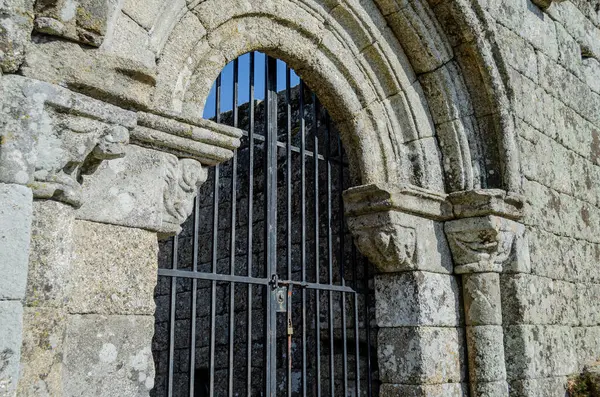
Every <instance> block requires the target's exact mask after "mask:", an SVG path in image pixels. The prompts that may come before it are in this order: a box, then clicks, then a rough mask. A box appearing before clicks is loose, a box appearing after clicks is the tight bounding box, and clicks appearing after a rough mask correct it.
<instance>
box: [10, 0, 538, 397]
mask: <svg viewBox="0 0 600 397" xmlns="http://www.w3.org/2000/svg"><path fill="white" fill-rule="evenodd" d="M47 3H48V2H45V1H37V2H36V5H35V7H33V8H31V9H30V10H27V11H28V12H29V14H26V15H31V16H32V17H31V20H29V19H28V17H25V18H24V19H23V21H22V22H23V24H22V25H19V28H20V29H21V30H22V31H20V32H21V33H23V32H26V33H28V31H29V30H31V28H32V26H33V29H34V35H33V39H32V41H31V42H30V41H29V38H28V35H27V34H20V35H17V36H16V39H15V40H16V42H17V44H18V42H19V40H21V44H24V45H25V47H24V48H25V49H24V51H21V53H15V54H13V55H15V57H13V58H11V59H10V60H9V61H10V62H9V63H7V64H5V63H3V64H2V66H3V70H5V71H9V72H13V71H15V70H16V69H15V67H14V65H15V64H16V65H20V69H19V70H20V73H21V74H22V75H6V76H2V77H1V79H0V84H1V85H2V88H3V92H5V93H7V96H6V98H8V99H4V100H3V103H7V104H10V106H4V107H3V108H2V112H1V113H0V115H1V116H2V120H7V121H8V122H5V124H3V125H2V137H3V141H2V151H0V181H2V183H4V184H6V185H7V186H10V189H12V190H14V192H17V193H19V194H21V195H22V196H24V197H26V198H27V200H31V198H32V197H33V198H35V199H36V201H35V203H34V205H33V208H32V207H31V206H24V207H23V208H21V209H19V210H18V211H21V212H22V216H23V218H24V219H25V220H29V221H30V220H31V219H32V218H33V232H32V235H33V236H34V237H35V238H33V239H31V244H32V249H31V252H32V256H31V258H32V259H31V260H30V262H29V270H28V272H29V280H28V287H27V288H28V289H27V290H26V289H25V287H24V285H25V282H24V280H25V279H26V278H27V271H26V269H27V268H28V267H27V259H26V258H25V259H23V258H21V262H24V263H21V264H20V266H19V269H21V271H20V272H18V274H17V275H16V276H15V278H17V279H18V282H19V283H20V284H22V285H23V287H22V288H20V289H19V291H16V292H15V293H14V294H13V295H14V296H13V295H11V296H10V297H9V298H10V299H11V300H14V301H15V303H14V305H15V308H16V309H15V311H14V313H12V314H11V315H12V316H13V317H14V319H16V320H14V321H16V322H17V323H19V324H20V318H21V317H20V316H21V314H20V312H19V310H20V309H19V308H20V307H21V306H19V304H18V303H16V302H17V301H18V300H20V299H24V301H25V314H24V319H25V325H24V327H25V332H24V335H25V337H24V338H25V343H24V347H23V357H24V358H23V363H24V372H23V374H22V381H21V384H22V385H23V386H22V387H24V389H22V390H23V393H28V392H32V391H31V389H28V388H29V387H34V388H40V389H44V388H45V389H46V390H50V394H52V393H54V394H56V395H63V394H67V395H68V393H69V390H73V389H72V388H78V387H83V386H82V385H86V384H88V383H92V382H96V384H97V390H96V392H97V393H98V395H110V393H113V394H114V392H115V390H116V389H114V388H117V389H120V390H127V393H131V395H144V393H146V391H147V389H148V388H149V387H151V386H150V385H151V381H150V379H151V377H152V370H151V368H150V367H149V366H148V363H147V356H148V354H147V353H148V344H149V338H148V334H147V333H144V332H146V331H147V330H146V328H147V324H146V322H147V321H148V317H150V314H151V313H152V307H151V305H150V306H148V305H147V304H146V303H147V301H148V300H150V301H151V299H152V296H151V287H152V277H151V276H152V275H155V266H156V260H155V259H156V258H155V256H154V257H153V256H152V255H149V256H144V255H142V254H141V252H142V251H143V252H149V251H152V250H153V249H154V248H155V245H154V243H153V240H154V239H155V237H156V234H157V233H161V234H173V233H177V232H178V230H179V225H180V224H181V222H183V220H185V218H186V217H187V216H188V215H189V211H190V203H191V199H192V198H193V196H194V195H195V192H196V188H197V186H198V185H199V184H201V183H202V182H203V180H204V178H205V174H206V172H205V171H206V170H205V168H206V167H209V166H212V165H214V164H217V163H219V162H221V161H224V160H226V159H227V158H229V157H230V156H231V155H232V153H233V151H234V150H235V149H236V148H237V146H238V145H239V137H240V134H239V131H236V130H235V129H230V128H223V127H220V126H217V125H215V124H214V123H210V122H207V121H203V120H200V119H199V115H200V112H201V110H202V105H201V103H202V102H203V98H204V97H205V96H206V94H207V92H208V89H209V88H210V85H211V84H212V81H213V79H214V78H215V77H216V75H217V74H218V72H219V71H220V70H221V69H222V67H223V66H224V65H225V64H226V63H227V61H229V60H231V59H234V58H236V57H237V56H239V55H241V54H242V53H244V52H248V51H249V50H263V51H266V52H267V53H270V54H272V55H275V56H278V57H280V58H282V59H284V60H286V61H287V62H289V64H290V65H291V66H293V67H294V68H295V69H296V70H297V71H298V72H299V73H300V75H301V76H302V77H303V78H304V79H305V80H306V81H308V82H309V84H311V85H312V86H313V87H315V90H316V91H317V94H318V95H319V97H320V98H321V99H322V101H323V102H324V104H325V105H326V107H327V108H328V109H329V110H330V111H331V113H332V116H333V117H334V119H335V120H336V121H337V122H338V125H339V126H340V128H341V132H342V135H343V140H344V142H345V146H346V147H347V149H348V152H349V155H350V158H351V160H352V164H353V167H354V172H355V175H356V176H357V180H358V181H359V184H360V185H362V186H358V187H356V188H355V189H352V190H350V191H348V192H347V194H346V202H347V212H348V216H349V218H350V220H349V222H350V226H351V228H352V230H353V232H354V233H355V234H356V235H357V237H358V245H359V248H360V249H361V250H362V251H363V252H364V253H365V254H366V255H367V256H369V257H370V259H371V260H372V261H373V262H374V263H375V264H376V265H377V266H378V268H379V270H380V271H381V272H382V275H380V276H379V278H378V281H377V283H378V286H377V288H378V293H379V294H380V299H378V304H379V305H380V306H379V307H378V321H379V322H380V325H381V326H382V327H383V328H385V329H386V330H385V331H384V332H382V335H383V336H382V337H381V338H382V340H383V343H381V344H380V346H381V347H380V356H381V357H382V358H383V359H384V360H385V361H386V362H389V363H394V364H393V365H390V366H388V367H386V368H383V369H382V380H384V382H385V383H386V387H384V388H383V392H382V393H387V394H388V395H394V393H396V394H397V393H408V392H415V393H427V392H429V391H432V392H433V391H437V392H439V393H449V394H451V395H462V394H463V393H464V391H463V390H464V384H463V383H464V382H465V381H466V377H465V368H466V363H467V362H469V370H470V375H471V378H470V380H471V383H472V385H471V386H472V388H473V391H474V393H485V392H486V391H489V390H495V391H493V393H495V394H493V395H506V390H505V389H506V382H505V373H504V372H503V366H504V362H503V358H502V357H501V355H500V354H499V352H498V351H496V350H490V349H487V348H486V346H487V344H489V341H490V340H493V341H495V343H496V347H498V346H500V348H498V349H499V350H500V351H502V350H503V349H502V348H501V347H502V343H501V342H502V329H501V325H500V324H501V313H498V311H495V312H494V313H495V314H496V315H495V316H493V318H487V317H485V316H483V317H481V318H480V317H477V316H478V315H479V314H481V313H480V311H479V312H478V311H475V312H474V314H473V313H471V312H470V311H469V310H467V313H466V315H465V317H466V319H465V320H466V324H467V326H468V327H472V328H469V329H468V330H467V331H466V333H467V341H468V351H469V359H468V360H467V359H465V357H464V350H465V347H464V346H463V343H462V339H463V338H462V335H463V333H464V332H465V331H464V328H465V327H464V323H463V319H462V312H461V306H462V302H461V301H460V299H459V296H460V294H459V291H458V283H457V280H456V279H455V276H454V274H455V273H459V270H460V273H461V274H462V273H472V272H474V273H478V274H479V273H481V274H484V275H485V276H481V277H479V276H477V277H473V278H472V280H474V281H473V282H472V283H470V284H469V283H465V285H467V286H468V287H465V288H467V289H465V296H466V298H465V299H466V302H465V305H466V307H467V309H469V308H472V307H478V306H477V305H485V302H492V303H496V305H495V306H494V305H493V306H494V308H496V309H497V306H498V305H497V303H498V302H499V296H498V294H497V288H496V287H497V273H499V272H500V271H503V270H506V269H505V267H510V266H513V267H512V268H513V269H516V268H518V267H519V266H520V265H521V264H523V263H524V262H526V260H525V258H523V257H520V256H519V257H516V256H515V255H510V254H509V253H512V252H513V251H518V252H519V253H520V254H524V250H522V249H517V248H515V247H518V246H519V244H522V227H521V226H520V225H519V224H517V223H515V222H514V220H518V219H519V217H520V210H521V206H522V202H521V201H520V198H519V197H515V196H514V195H512V194H507V193H506V192H505V191H502V190H489V191H486V190H476V189H479V188H502V189H506V190H509V191H511V190H516V189H517V188H518V183H519V182H518V181H519V178H518V173H517V170H518V161H517V158H516V155H515V154H514V150H513V145H514V143H513V139H514V138H513V136H512V125H511V122H510V118H509V117H507V110H508V105H507V100H506V98H505V94H504V88H503V84H502V78H501V76H500V71H499V70H502V68H501V67H499V66H498V65H497V62H501V61H500V60H498V59H496V57H495V56H494V53H495V52H494V49H493V48H490V44H489V43H488V41H486V39H484V37H483V35H484V34H485V31H486V28H485V15H483V14H482V13H481V12H478V10H477V8H476V6H472V5H471V3H470V2H468V1H467V0H464V1H453V0H445V1H428V2H426V1H417V0H415V1H411V2H400V1H392V2H384V1H375V2H373V3H371V2H358V1H349V2H345V3H343V4H338V5H336V6H333V5H331V4H330V3H329V2H323V1H309V0H304V1H266V2H261V3H260V4H258V3H257V2H248V1H242V0H239V1H232V2H227V3H225V4H223V2H222V1H216V0H208V1H204V2H184V1H180V2H176V3H175V4H171V3H168V4H167V3H164V4H162V3H161V2H160V1H155V2H152V5H150V6H147V7H142V6H139V5H137V6H136V4H137V3H136V2H133V1H132V2H126V3H124V4H122V3H110V4H108V2H107V3H106V5H107V7H106V9H105V8H103V7H100V8H101V10H99V9H96V8H94V7H91V6H89V5H85V4H83V2H82V4H80V8H79V9H78V10H77V12H76V13H74V14H73V13H70V14H69V13H64V12H62V11H64V10H65V9H67V8H68V7H66V5H65V4H63V3H62V2H56V3H52V4H47ZM91 22H93V23H91ZM89 46H91V47H89ZM95 47H99V48H95ZM15 48H19V47H18V46H17V45H15ZM23 59H24V63H21V61H22V60H23ZM9 135H10V138H11V139H5V138H6V137H7V136H9ZM13 186H14V188H13ZM12 190H11V191H12ZM465 191H466V193H465ZM27 200H26V201H27ZM15 211H17V210H15ZM57 214H59V216H57ZM461 218H469V220H468V221H464V220H462V219H461ZM472 219H477V220H479V221H473V220H472ZM445 222H446V224H445ZM56 230H67V231H68V232H67V233H65V234H64V235H62V234H61V235H57V234H56V233H55V231H56ZM482 230H483V231H485V233H481V231H482ZM21 232H22V234H23V236H22V239H23V241H26V246H29V242H30V237H31V236H30V230H29V229H27V228H25V229H23V230H22V231H21ZM446 234H447V235H448V236H449V237H450V244H448V242H447V240H446ZM481 236H483V237H481ZM461 238H462V240H461ZM465 238H466V240H465ZM478 238H479V239H481V238H484V240H486V241H484V242H488V241H487V240H490V241H492V242H495V245H493V244H492V245H493V248H489V247H490V246H489V245H486V244H471V243H474V241H475V242H476V243H479V241H478V240H477V239H478ZM127 241H129V242H130V243H131V244H129V245H128V244H126V243H124V242H127ZM467 243H468V244H467ZM465 244H466V247H465ZM482 246H484V249H482V248H481V247H482ZM103 247H111V248H112V249H113V250H114V251H115V255H113V256H111V255H108V256H107V255H104V250H103V249H102V248H103ZM134 247H136V248H134ZM136 249H139V250H140V251H139V253H140V255H137V256H136V258H138V259H139V258H143V259H141V262H139V263H138V262H136V261H134V260H133V259H132V258H131V257H130V256H128V255H125V254H124V253H123V252H122V251H128V250H130V251H133V252H138V251H136ZM490 250H491V251H490ZM119 253H121V254H119ZM452 254H454V262H453V261H452ZM25 257H26V256H25ZM144 258H145V259H144ZM474 264H487V265H489V266H483V265H482V266H479V267H477V266H474ZM455 265H463V266H461V268H460V269H455V267H454V266H455ZM23 269H25V270H23ZM90 269H94V270H97V272H92V271H90ZM115 272H116V273H118V272H121V273H120V274H121V276H122V277H120V278H115V277H114V274H115ZM140 275H141V277H142V278H143V281H140V280H138V279H137V278H136V277H138V276H140ZM486 277H487V278H486ZM482 279H483V281H482ZM136 280H137V281H136ZM121 282H122V283H121ZM490 286H491V287H490ZM405 290H412V291H416V292H415V295H414V299H413V300H402V299H400V298H401V295H400V291H405ZM436 291H437V292H441V293H442V294H441V296H439V297H438V296H437V295H436ZM89 296H93V297H96V298H98V297H99V298H100V299H99V301H95V300H94V299H88V297H89ZM482 296H483V303H482V301H480V300H481V297H482ZM438 298H439V299H438ZM478 299H480V300H478ZM473 302H475V303H473ZM382 304H385V305H386V306H381V305H382ZM434 308H436V309H437V310H438V311H439V312H440V313H443V315H440V316H433V315H432V312H433V309H434ZM482 310H483V309H482ZM11 319H12V317H11ZM11 321H12V320H11ZM498 322H500V324H499V323H498ZM15 327H16V328H15V329H17V328H19V325H18V324H17V325H16V326H15ZM128 327H139V329H140V332H139V333H137V332H136V333H133V334H132V336H131V338H128V337H122V336H123V335H122V334H123V330H124V329H127V328H128ZM477 327H483V328H477ZM98 329H100V330H102V332H98V333H96V339H94V336H93V335H94V332H95V331H96V330H98ZM136 329H138V328H136ZM141 329H144V330H145V331H144V332H142V331H141ZM17 333H18V332H17ZM100 334H101V336H99V335H100ZM47 335H52V338H53V340H57V341H59V342H57V344H56V346H59V347H58V348H55V347H53V346H51V345H47V344H40V343H39V341H40V340H41V339H43V338H45V337H46V336H47ZM121 337H122V338H121ZM86 338H89V339H93V340H94V341H95V342H94V343H95V344H94V343H92V344H90V346H91V347H90V349H89V350H86V351H85V354H83V353H82V354H81V356H78V355H77V353H76V352H78V351H82V350H81V345H82V344H83V343H84V342H86ZM406 340H409V341H410V342H411V343H412V344H413V346H414V349H413V350H411V351H410V352H407V351H403V350H402V345H403V342H402V343H401V341H406ZM19 344H20V341H19V340H17V341H16V342H15V343H14V345H15V346H16V347H14V346H13V348H14V350H18V345H19ZM498 344H499V345H498ZM44 346H46V347H44ZM47 346H50V348H47ZM440 351H445V352H451V353H450V354H449V355H448V356H447V357H442V358H440V356H436V354H439V352H440ZM14 357H16V358H13V359H11V360H12V361H11V362H10V365H11V368H15V362H16V363H17V364H16V365H18V362H19V357H18V354H17V355H15V356H14ZM97 357H98V358H99V360H97V359H96V358H97ZM448 357H450V358H448ZM482 357H483V358H482ZM489 357H491V358H489ZM80 359H81V360H80ZM88 359H89V360H88ZM82 360H83V361H82ZM86 360H87V361H86ZM121 364H123V365H121ZM95 371H97V372H95ZM87 373H92V374H94V373H97V374H99V375H97V376H96V375H89V377H88V375H86V374H87ZM132 373H134V374H135V375H136V376H137V378H135V379H133V378H131V376H130V375H131V374H132ZM40 374H51V375H44V376H42V377H40V376H41V375H40ZM440 374H443V376H441V375H440ZM12 376H13V378H11V379H12V380H9V381H8V384H9V385H10V386H9V387H10V388H14V384H16V380H15V378H14V371H13V375H12ZM108 378H116V379H119V381H118V382H114V383H112V384H110V383H109V381H108ZM31 379H36V381H35V382H33V383H31V382H30V380H31ZM37 379H40V380H39V381H38V380H37ZM30 385H33V386H30ZM478 387H480V388H478ZM26 390H28V391H26Z"/></svg>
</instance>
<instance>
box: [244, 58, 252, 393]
mask: <svg viewBox="0 0 600 397" xmlns="http://www.w3.org/2000/svg"><path fill="white" fill-rule="evenodd" d="M249 63H250V65H249V69H250V71H249V73H250V75H249V87H248V90H249V93H248V101H249V102H250V106H249V108H248V111H249V113H250V114H249V122H248V123H249V124H248V137H249V139H248V245H247V255H248V272H247V274H248V277H252V254H253V246H252V226H253V224H254V222H253V211H254V52H251V53H250V60H249ZM252 292H253V290H252V284H250V283H248V296H247V299H248V318H247V323H248V324H247V333H248V346H247V350H246V359H247V371H248V373H247V374H246V376H247V377H246V390H247V395H248V397H251V395H252Z"/></svg>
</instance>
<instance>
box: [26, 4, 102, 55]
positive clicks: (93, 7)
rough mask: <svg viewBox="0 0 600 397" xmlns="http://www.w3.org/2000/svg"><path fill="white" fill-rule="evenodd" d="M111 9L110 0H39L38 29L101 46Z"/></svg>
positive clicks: (36, 21)
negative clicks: (108, 1)
mask: <svg viewBox="0 0 600 397" xmlns="http://www.w3.org/2000/svg"><path fill="white" fill-rule="evenodd" d="M108 12H109V7H108V3H107V0H37V1H36V3H35V14H36V18H35V30H36V31H38V32H41V33H45V34H50V35H53V36H60V37H64V38H67V39H69V40H74V41H77V42H80V43H84V44H88V45H91V46H94V47H100V45H101V44H102V41H103V40H104V35H105V33H106V25H107V20H108Z"/></svg>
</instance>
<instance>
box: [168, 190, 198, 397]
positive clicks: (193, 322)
mask: <svg viewBox="0 0 600 397" xmlns="http://www.w3.org/2000/svg"><path fill="white" fill-rule="evenodd" d="M199 225H200V198H199V197H198V196H196V198H195V199H194V233H193V235H194V242H193V249H192V253H193V256H194V257H193V258H192V271H194V272H196V271H198V251H199V247H198V244H199V240H200V239H199V238H198V228H199ZM173 278H175V277H173ZM197 304H198V279H195V278H194V279H192V309H191V310H192V313H191V315H190V317H191V323H190V397H194V388H195V387H196V384H195V381H196V377H195V371H196V317H197V316H196V306H197Z"/></svg>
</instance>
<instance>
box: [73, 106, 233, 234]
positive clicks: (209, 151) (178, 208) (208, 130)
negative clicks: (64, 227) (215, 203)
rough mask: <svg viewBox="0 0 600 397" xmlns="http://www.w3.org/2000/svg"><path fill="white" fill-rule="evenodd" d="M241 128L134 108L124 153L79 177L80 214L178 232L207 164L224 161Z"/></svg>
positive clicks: (79, 216) (161, 231) (231, 149)
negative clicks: (134, 121)
mask: <svg viewBox="0 0 600 397" xmlns="http://www.w3.org/2000/svg"><path fill="white" fill-rule="evenodd" d="M241 135H242V132H241V131H240V130H238V129H235V128H232V127H228V126H224V125H220V124H216V123H213V122H210V121H206V120H205V121H202V122H200V121H198V122H197V123H196V124H189V123H185V122H183V121H180V120H175V119H169V118H166V117H163V116H157V115H154V114H148V113H138V126H136V127H135V129H134V130H133V131H132V134H131V140H132V144H131V145H129V146H128V147H127V148H126V153H127V155H126V156H125V157H124V158H122V159H118V160H113V161H110V162H105V163H103V164H102V165H101V166H100V167H98V169H97V170H96V172H95V173H94V174H93V175H85V176H84V177H83V178H82V179H83V191H84V202H85V203H84V205H83V206H82V207H81V208H80V209H79V210H78V211H77V217H78V218H79V219H85V220H89V221H95V222H102V223H109V224H113V225H121V226H127V227H135V228H142V229H146V230H153V231H156V232H158V233H160V234H161V235H162V236H168V235H173V234H176V233H179V231H180V225H181V224H182V223H183V222H184V221H185V220H186V219H187V218H188V216H189V215H190V214H191V213H192V209H193V208H192V207H193V203H194V197H195V196H196V194H197V192H198V188H199V187H200V185H201V184H202V183H203V182H204V181H206V177H207V166H211V165H214V164H217V163H220V162H222V161H226V160H228V159H229V158H231V157H232V156H233V151H234V150H235V149H236V148H237V147H238V146H239V144H240V139H239V138H240V137H241Z"/></svg>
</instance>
